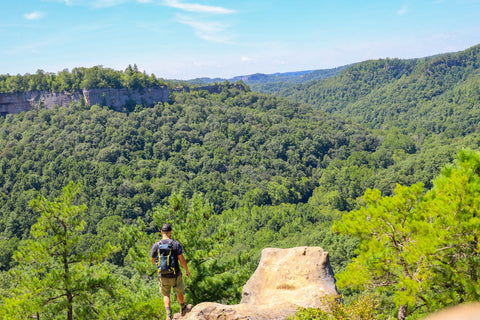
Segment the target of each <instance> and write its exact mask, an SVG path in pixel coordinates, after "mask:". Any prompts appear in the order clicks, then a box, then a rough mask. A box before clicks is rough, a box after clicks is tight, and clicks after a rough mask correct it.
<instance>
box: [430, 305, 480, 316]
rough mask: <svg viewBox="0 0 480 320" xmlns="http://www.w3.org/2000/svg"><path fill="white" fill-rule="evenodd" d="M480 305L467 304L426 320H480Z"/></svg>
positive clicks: (442, 311) (435, 314) (448, 309)
mask: <svg viewBox="0 0 480 320" xmlns="http://www.w3.org/2000/svg"><path fill="white" fill-rule="evenodd" d="M479 319H480V303H479V302H477V303H467V304H463V305H458V306H455V307H450V308H446V309H444V310H441V311H438V312H435V313H432V314H431V315H429V316H428V317H426V318H424V320H479Z"/></svg>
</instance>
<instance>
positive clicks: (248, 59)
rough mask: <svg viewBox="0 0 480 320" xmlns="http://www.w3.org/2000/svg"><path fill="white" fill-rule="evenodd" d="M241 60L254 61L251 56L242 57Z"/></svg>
mask: <svg viewBox="0 0 480 320" xmlns="http://www.w3.org/2000/svg"><path fill="white" fill-rule="evenodd" d="M240 60H241V61H243V62H249V61H252V59H250V58H249V57H241V58H240Z"/></svg>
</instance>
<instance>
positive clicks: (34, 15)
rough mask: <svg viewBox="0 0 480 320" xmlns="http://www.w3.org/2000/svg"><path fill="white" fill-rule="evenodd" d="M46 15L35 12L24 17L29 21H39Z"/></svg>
mask: <svg viewBox="0 0 480 320" xmlns="http://www.w3.org/2000/svg"><path fill="white" fill-rule="evenodd" d="M44 15H45V14H44V13H43V12H40V11H33V12H31V13H26V14H24V15H23V17H24V18H25V19H27V20H37V19H40V18H42V17H43V16H44Z"/></svg>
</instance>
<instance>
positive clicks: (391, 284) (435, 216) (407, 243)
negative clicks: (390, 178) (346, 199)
mask: <svg viewBox="0 0 480 320" xmlns="http://www.w3.org/2000/svg"><path fill="white" fill-rule="evenodd" d="M479 190H480V153H479V152H474V151H471V150H466V151H462V152H460V153H459V155H458V158H457V162H456V164H455V165H454V166H450V167H446V168H445V169H444V170H443V171H442V173H441V175H439V176H438V178H437V179H436V180H435V181H434V186H433V188H432V190H430V191H429V192H427V193H426V194H424V193H423V188H422V184H416V185H412V186H411V187H404V186H401V185H398V186H397V188H396V190H395V194H394V195H392V196H390V197H382V196H381V193H380V191H379V190H367V192H365V203H366V206H365V207H361V208H360V209H358V210H354V211H351V212H349V213H348V214H346V215H344V216H343V218H342V221H341V222H336V223H334V226H333V228H334V230H335V231H338V232H340V233H345V234H349V235H352V236H356V237H358V238H359V239H360V244H359V247H358V250H357V253H358V256H357V257H356V258H354V259H353V261H352V263H351V264H349V265H348V267H347V269H346V270H345V271H344V272H342V273H341V274H338V275H337V279H338V285H339V286H340V287H352V288H357V289H363V290H365V289H376V290H377V291H380V292H381V291H384V292H389V293H391V298H392V301H393V302H394V303H395V304H396V305H397V306H398V307H399V313H398V319H405V316H406V315H408V314H411V313H412V312H414V311H417V312H420V311H418V310H421V308H425V310H427V311H433V310H436V309H438V308H439V307H444V306H448V305H451V304H456V303H461V302H465V301H476V300H478V298H479V292H478V289H477V288H478V285H479V273H478V268H479V267H480V265H479V263H480V259H479V255H480V247H479V246H478V241H477V239H478V237H479V234H478V233H479V230H480V229H479V226H480V217H478V214H477V213H478V212H479V211H480V208H479V204H478V200H477V199H478V196H479V194H478V193H479Z"/></svg>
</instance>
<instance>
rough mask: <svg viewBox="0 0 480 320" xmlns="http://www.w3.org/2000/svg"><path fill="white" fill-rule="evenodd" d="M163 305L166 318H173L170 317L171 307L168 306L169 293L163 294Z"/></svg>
mask: <svg viewBox="0 0 480 320" xmlns="http://www.w3.org/2000/svg"><path fill="white" fill-rule="evenodd" d="M163 305H164V306H165V312H166V314H167V319H169V320H170V319H173V317H172V308H171V307H170V295H164V296H163Z"/></svg>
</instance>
